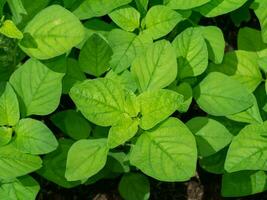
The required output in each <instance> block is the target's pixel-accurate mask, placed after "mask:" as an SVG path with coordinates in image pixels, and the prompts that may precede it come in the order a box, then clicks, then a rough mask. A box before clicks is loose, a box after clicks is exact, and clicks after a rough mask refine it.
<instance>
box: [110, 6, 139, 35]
mask: <svg viewBox="0 0 267 200" xmlns="http://www.w3.org/2000/svg"><path fill="white" fill-rule="evenodd" d="M109 17H110V18H111V19H112V21H113V22H115V24H117V25H118V26H119V27H120V28H122V29H124V30H125V31H134V30H135V29H137V28H139V25H140V13H139V12H138V11H137V10H136V9H135V8H133V7H131V6H125V7H120V8H118V9H116V10H114V11H113V12H111V13H110V14H109Z"/></svg>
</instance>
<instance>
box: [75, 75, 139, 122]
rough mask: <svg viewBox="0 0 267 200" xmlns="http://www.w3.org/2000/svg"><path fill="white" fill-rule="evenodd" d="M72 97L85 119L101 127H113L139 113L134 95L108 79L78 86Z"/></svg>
mask: <svg viewBox="0 0 267 200" xmlns="http://www.w3.org/2000/svg"><path fill="white" fill-rule="evenodd" d="M70 96H71V98H72V100H73V101H74V103H75V104H76V106H77V108H78V109H79V110H80V111H81V112H82V114H83V115H84V116H85V118H87V119H88V120H89V121H92V122H93V123H95V124H97V125H99V126H111V125H114V124H116V123H117V122H118V121H119V120H120V119H122V118H124V117H127V116H129V117H136V116H137V114H138V113H139V108H138V107H137V105H135V103H134V102H133V101H134V98H135V96H134V94H133V93H131V92H130V91H128V92H127V91H126V90H125V89H124V88H123V87H122V86H120V85H119V84H118V83H117V82H115V81H112V80H111V79H108V78H99V79H94V80H86V81H84V82H82V83H80V84H76V85H75V86H74V87H73V88H72V89H71V91H70Z"/></svg>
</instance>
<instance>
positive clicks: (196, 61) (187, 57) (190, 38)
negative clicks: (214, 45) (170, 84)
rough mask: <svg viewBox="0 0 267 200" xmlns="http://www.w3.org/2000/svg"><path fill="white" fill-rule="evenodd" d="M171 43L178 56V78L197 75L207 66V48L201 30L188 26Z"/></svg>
mask: <svg viewBox="0 0 267 200" xmlns="http://www.w3.org/2000/svg"><path fill="white" fill-rule="evenodd" d="M172 45H173V47H174V49H175V52H176V57H177V58H178V67H179V72H178V76H179V77H180V78H186V77H191V76H198V75H200V74H202V73H203V72H204V71H205V69H206V68H207V66H208V49H207V45H206V42H205V39H204V37H203V36H202V31H201V29H199V28H188V29H186V30H185V31H183V32H182V33H181V34H179V35H178V36H177V37H176V38H175V39H174V41H173V42H172Z"/></svg>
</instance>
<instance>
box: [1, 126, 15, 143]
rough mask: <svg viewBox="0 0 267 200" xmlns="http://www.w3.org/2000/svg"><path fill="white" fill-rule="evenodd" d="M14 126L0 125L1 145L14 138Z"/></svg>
mask: <svg viewBox="0 0 267 200" xmlns="http://www.w3.org/2000/svg"><path fill="white" fill-rule="evenodd" d="M12 133H13V130H12V128H8V127H4V126H3V127H2V126H0V147H1V146H4V145H6V144H8V143H9V142H10V141H11V139H12Z"/></svg>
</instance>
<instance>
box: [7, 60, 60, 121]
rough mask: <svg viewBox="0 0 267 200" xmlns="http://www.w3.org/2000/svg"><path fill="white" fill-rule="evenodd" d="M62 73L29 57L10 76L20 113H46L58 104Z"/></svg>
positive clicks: (23, 114) (26, 114)
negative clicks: (17, 98)
mask: <svg viewBox="0 0 267 200" xmlns="http://www.w3.org/2000/svg"><path fill="white" fill-rule="evenodd" d="M63 76H64V74H62V73H58V72H54V71H52V70H51V69H49V68H48V67H46V66H45V65H44V64H42V63H41V62H39V61H38V60H35V59H29V60H28V61H26V63H24V64H23V65H22V66H21V67H20V68H18V69H17V70H16V71H15V72H14V73H13V74H12V76H11V77H10V83H11V85H12V86H13V87H14V89H15V91H16V93H17V95H18V97H19V103H20V109H21V115H22V116H29V115H33V114H35V115H47V114H50V113H52V112H53V111H54V110H55V109H56V108H57V106H58V104H59V101H60V96H61V91H62V78H63Z"/></svg>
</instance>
